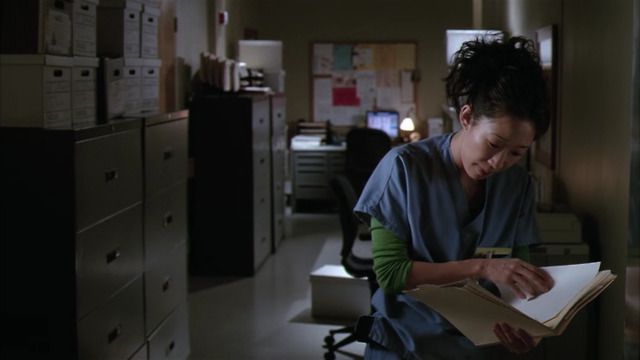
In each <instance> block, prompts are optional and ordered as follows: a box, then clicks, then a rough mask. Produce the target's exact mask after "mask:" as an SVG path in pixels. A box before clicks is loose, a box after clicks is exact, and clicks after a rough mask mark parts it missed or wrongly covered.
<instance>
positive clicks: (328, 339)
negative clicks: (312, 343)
mask: <svg viewBox="0 0 640 360" xmlns="http://www.w3.org/2000/svg"><path fill="white" fill-rule="evenodd" d="M336 334H348V335H347V336H346V337H345V338H343V339H342V340H340V341H338V342H336V341H335V335H336ZM355 341H357V339H356V335H355V327H354V326H346V327H343V328H340V329H335V330H329V335H327V336H325V338H324V345H323V346H322V347H323V348H325V349H327V352H326V353H324V359H325V360H335V358H336V353H340V354H343V355H346V356H349V357H350V358H352V359H363V357H362V356H361V355H356V354H352V353H349V352H346V351H344V350H342V349H340V348H341V347H343V346H346V345H349V344H351V343H353V342H355Z"/></svg>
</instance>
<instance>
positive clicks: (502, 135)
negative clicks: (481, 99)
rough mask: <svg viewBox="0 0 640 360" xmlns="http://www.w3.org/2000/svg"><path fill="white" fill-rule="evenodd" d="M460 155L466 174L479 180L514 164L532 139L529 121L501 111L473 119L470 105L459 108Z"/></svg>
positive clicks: (533, 132)
mask: <svg viewBox="0 0 640 360" xmlns="http://www.w3.org/2000/svg"><path fill="white" fill-rule="evenodd" d="M460 123H461V126H462V131H461V135H462V136H461V141H460V158H461V162H462V167H463V169H464V171H465V172H466V174H467V175H468V176H469V177H470V178H471V179H473V180H482V179H485V178H486V177H488V176H490V175H492V174H495V173H497V172H500V171H502V170H505V169H507V168H509V167H510V166H512V165H514V164H516V163H517V162H518V161H520V159H521V158H522V156H524V155H525V154H526V153H527V150H528V149H529V147H530V146H531V144H532V143H533V138H534V135H535V129H534V127H533V124H531V123H530V122H529V121H523V120H521V119H517V118H514V117H512V116H510V115H504V116H500V117H496V118H487V117H479V118H476V119H475V120H473V118H472V113H471V108H470V107H469V106H468V105H465V106H463V107H462V109H461V110H460Z"/></svg>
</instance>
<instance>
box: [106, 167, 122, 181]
mask: <svg viewBox="0 0 640 360" xmlns="http://www.w3.org/2000/svg"><path fill="white" fill-rule="evenodd" d="M119 176H120V174H118V170H109V171H106V172H105V173H104V181H105V182H111V181H116V180H118V177H119Z"/></svg>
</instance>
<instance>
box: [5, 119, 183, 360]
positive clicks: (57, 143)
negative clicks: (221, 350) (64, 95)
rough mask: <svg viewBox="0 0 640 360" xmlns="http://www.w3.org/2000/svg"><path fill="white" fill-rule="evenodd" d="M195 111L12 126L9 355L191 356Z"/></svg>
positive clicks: (8, 141) (8, 153) (8, 148)
mask: <svg viewBox="0 0 640 360" xmlns="http://www.w3.org/2000/svg"><path fill="white" fill-rule="evenodd" d="M187 119H188V112H187V111H180V112H175V113H169V114H161V115H154V116H153V117H147V118H133V119H121V120H118V121H117V122H110V123H107V124H103V125H99V126H94V127H88V128H83V129H75V130H71V129H69V130H48V129H39V128H13V127H12V128H8V127H5V128H2V131H1V132H0V156H1V157H0V159H1V161H0V169H1V170H0V171H2V174H3V176H2V177H0V197H1V198H2V202H0V214H1V220H2V226H1V227H0V231H1V236H0V244H1V246H2V251H0V256H1V257H2V261H1V262H0V266H1V267H2V269H1V270H2V289H1V291H0V296H1V297H2V303H1V304H2V311H1V314H2V323H3V325H5V326H8V327H9V328H11V329H14V331H12V332H11V334H10V335H9V336H8V337H7V341H6V342H3V349H2V351H3V355H8V358H20V359H21V358H64V359H147V358H148V359H164V358H170V359H186V358H187V356H188V354H189V350H190V349H189V333H188V316H187V312H188V306H187V263H186V262H187V241H186V239H187V237H186V232H187V212H186V192H187V184H186V181H187V148H188V145H187V132H188V125H187Z"/></svg>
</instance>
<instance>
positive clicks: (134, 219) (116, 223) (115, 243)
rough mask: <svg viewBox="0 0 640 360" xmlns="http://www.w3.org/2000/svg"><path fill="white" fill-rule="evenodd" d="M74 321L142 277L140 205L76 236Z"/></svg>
mask: <svg viewBox="0 0 640 360" xmlns="http://www.w3.org/2000/svg"><path fill="white" fill-rule="evenodd" d="M76 269H77V271H76V280H77V286H78V288H77V299H78V310H77V315H78V317H79V318H80V317H82V316H84V315H85V314H86V313H88V312H89V311H91V310H92V309H93V308H95V307H96V306H98V305H99V304H101V303H104V302H106V300H107V299H108V298H109V297H110V296H111V295H112V294H113V293H115V292H116V291H117V290H119V289H120V288H122V287H123V286H124V285H126V284H127V283H129V282H130V281H131V280H133V279H135V278H136V276H138V275H140V274H141V273H142V205H136V206H135V207H133V208H131V209H129V210H127V211H125V212H123V213H120V214H118V215H116V216H114V217H112V218H110V219H108V220H106V221H104V222H101V223H98V224H96V225H94V226H92V227H90V228H88V229H86V230H85V231H83V232H81V233H79V234H78V235H77V240H76Z"/></svg>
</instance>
